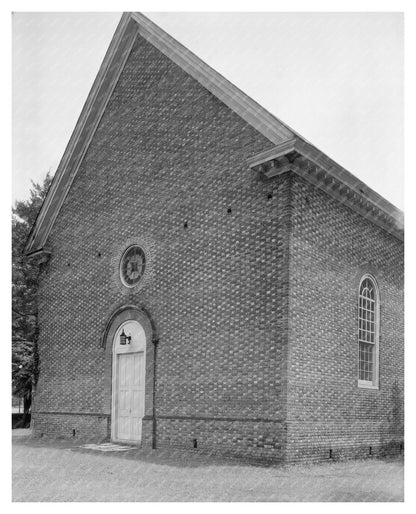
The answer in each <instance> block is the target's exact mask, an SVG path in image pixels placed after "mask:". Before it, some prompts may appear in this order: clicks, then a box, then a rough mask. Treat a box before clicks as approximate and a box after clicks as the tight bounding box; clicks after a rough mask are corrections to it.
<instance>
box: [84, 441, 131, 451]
mask: <svg viewBox="0 0 416 514" xmlns="http://www.w3.org/2000/svg"><path fill="white" fill-rule="evenodd" d="M78 448H82V449H84V450H98V451H101V452H127V451H129V450H137V447H135V446H121V445H120V444H114V443H103V444H83V445H82V446H78Z"/></svg>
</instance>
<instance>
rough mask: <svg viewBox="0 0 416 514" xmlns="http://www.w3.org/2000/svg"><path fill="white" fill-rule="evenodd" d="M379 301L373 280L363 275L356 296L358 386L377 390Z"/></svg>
mask: <svg viewBox="0 0 416 514" xmlns="http://www.w3.org/2000/svg"><path fill="white" fill-rule="evenodd" d="M379 311H380V301H379V293H378V288H377V284H376V281H375V279H374V278H373V277H372V276H370V275H364V276H363V277H362V279H361V282H360V289H359V294H358V386H359V387H367V388H373V389H374V388H378V341H379V324H380V316H379Z"/></svg>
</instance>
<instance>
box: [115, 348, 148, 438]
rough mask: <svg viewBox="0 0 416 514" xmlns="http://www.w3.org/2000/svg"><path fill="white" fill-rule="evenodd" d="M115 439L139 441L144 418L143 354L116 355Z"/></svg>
mask: <svg viewBox="0 0 416 514" xmlns="http://www.w3.org/2000/svg"><path fill="white" fill-rule="evenodd" d="M117 359H118V365H117V374H118V377H117V383H118V387H117V397H116V426H117V431H116V433H117V436H116V437H117V439H120V440H125V441H140V440H141V429H142V418H143V416H144V385H145V380H144V376H145V369H144V352H135V353H124V354H118V355H117Z"/></svg>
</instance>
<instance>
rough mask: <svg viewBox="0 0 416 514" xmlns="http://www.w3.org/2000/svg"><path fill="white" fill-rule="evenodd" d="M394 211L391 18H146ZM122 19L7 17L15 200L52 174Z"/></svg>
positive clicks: (398, 111)
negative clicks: (10, 39)
mask: <svg viewBox="0 0 416 514" xmlns="http://www.w3.org/2000/svg"><path fill="white" fill-rule="evenodd" d="M145 14H146V15H147V16H148V17H149V18H150V19H151V20H153V21H154V22H155V23H157V24H158V25H160V26H161V27H162V28H163V29H165V30H166V31H167V32H168V33H170V34H171V35H172V36H173V37H175V38H176V39H178V40H179V41H180V42H181V43H182V44H184V45H185V46H186V47H188V48H189V49H190V50H192V51H193V52H194V53H196V55H198V56H199V57H200V58H202V59H203V60H204V61H205V62H207V63H208V64H209V65H210V66H212V67H213V68H214V69H216V70H217V71H218V72H220V73H221V74H223V75H224V76H225V77H226V78H227V79H229V80H231V82H233V83H234V84H235V85H236V86H238V87H239V88H240V89H242V90H243V91H244V92H245V93H247V94H248V95H249V96H251V97H252V98H254V99H255V100H257V101H258V102H259V103H260V104H261V105H263V106H264V107H265V108H266V109H268V110H269V111H270V112H271V113H273V114H274V115H275V116H277V117H278V118H280V119H281V120H282V121H284V122H285V123H286V124H288V125H289V126H290V127H291V128H293V129H294V130H296V131H297V132H299V133H300V134H301V135H302V136H304V137H305V138H306V139H308V140H309V141H310V142H311V143H313V144H314V145H315V146H317V147H318V148H319V149H320V150H322V151H323V152H325V153H326V154H327V155H329V156H330V157H331V158H332V159H334V160H335V161H336V162H338V163H339V164H341V165H342V166H344V167H345V168H347V169H348V170H349V171H351V172H352V173H353V174H354V175H356V176H357V177H359V178H360V179H361V180H363V181H364V182H365V183H367V184H368V185H369V186H370V187H372V188H373V189H375V190H376V191H377V192H378V193H380V194H381V195H382V196H384V197H385V198H386V199H387V200H389V201H390V202H392V203H393V204H395V205H396V206H397V207H399V208H401V209H403V16H402V14H400V13H389V12H387V13H362V12H359V13H277V12H273V13H178V12H175V13H145ZM120 16H121V13H15V14H14V15H13V86H12V87H13V152H12V156H13V201H14V200H16V199H25V198H27V196H28V192H29V189H30V180H31V179H33V180H35V181H42V180H43V177H44V176H45V174H46V172H47V171H49V170H50V171H51V172H52V173H54V172H55V170H56V168H57V166H58V164H59V161H60V158H61V157H62V154H63V152H64V149H65V146H66V144H67V142H68V140H69V138H70V135H71V133H72V130H73V129H74V126H75V123H76V121H77V119H78V116H79V113H80V111H81V109H82V106H83V104H84V102H85V100H86V97H87V95H88V92H89V90H90V88H91V85H92V82H93V80H94V78H95V76H96V74H97V72H98V68H99V66H100V64H101V62H102V59H103V57H104V54H105V52H106V50H107V47H108V45H109V43H110V40H111V37H112V35H113V33H114V31H115V29H116V26H117V23H118V21H119V19H120Z"/></svg>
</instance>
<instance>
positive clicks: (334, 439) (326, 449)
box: [287, 176, 404, 461]
mask: <svg viewBox="0 0 416 514" xmlns="http://www.w3.org/2000/svg"><path fill="white" fill-rule="evenodd" d="M291 211H292V222H291V226H292V232H291V241H290V314H289V319H290V322H289V323H290V328H289V350H288V353H289V359H288V376H289V385H288V419H287V423H288V434H287V437H288V446H287V458H288V460H292V461H296V460H312V459H319V460H322V459H328V458H329V456H330V450H332V451H331V456H332V458H335V459H336V458H343V457H364V456H367V455H369V454H370V452H371V454H373V455H380V454H383V453H392V452H399V451H401V449H402V443H403V380H404V369H403V368H404V341H403V339H404V319H403V318H404V305H403V243H402V242H401V241H399V240H398V239H396V238H395V237H393V236H391V235H389V234H388V233H386V232H385V231H383V230H382V229H380V228H378V227H377V226H375V225H373V224H372V223H371V222H370V221H368V220H366V219H364V218H362V217H361V216H359V215H358V214H356V213H355V212H354V211H352V210H351V209H349V208H348V207H346V206H344V205H341V204H340V203H338V202H336V201H335V200H333V199H332V198H330V197H329V196H328V195H327V194H326V193H324V192H322V191H320V190H318V189H317V188H316V187H314V186H312V185H310V184H308V183H307V182H305V181H304V180H303V179H301V178H300V177H298V176H293V188H292V203H291ZM365 273H371V274H372V275H373V276H374V277H375V279H376V280H377V283H378V286H379V290H380V298H381V305H380V352H379V355H380V357H379V363H380V372H379V377H380V383H379V389H378V390H371V389H362V388H359V387H358V380H357V379H358V321H357V316H358V289H359V283H360V279H361V277H362V276H363V275H364V274H365ZM370 447H371V449H370Z"/></svg>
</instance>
